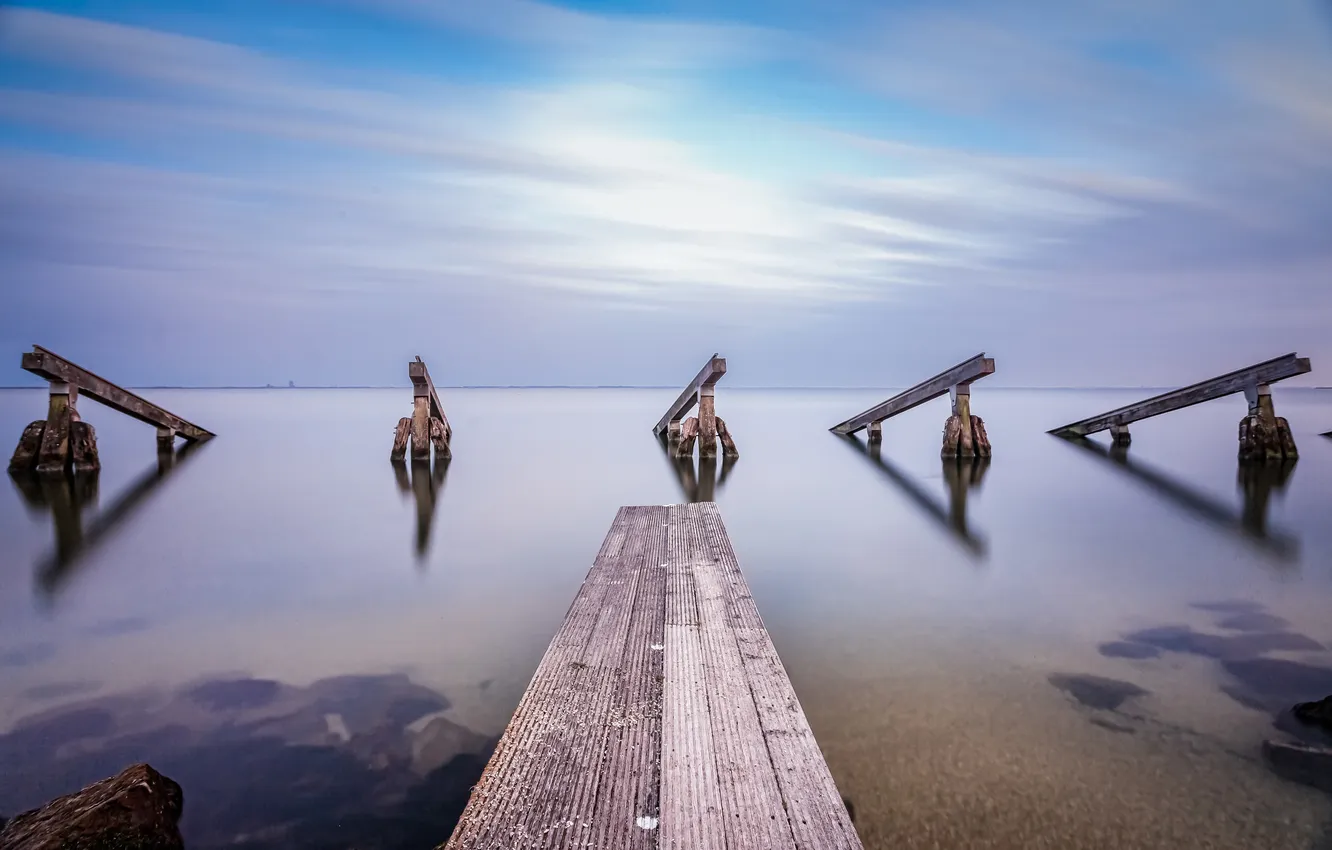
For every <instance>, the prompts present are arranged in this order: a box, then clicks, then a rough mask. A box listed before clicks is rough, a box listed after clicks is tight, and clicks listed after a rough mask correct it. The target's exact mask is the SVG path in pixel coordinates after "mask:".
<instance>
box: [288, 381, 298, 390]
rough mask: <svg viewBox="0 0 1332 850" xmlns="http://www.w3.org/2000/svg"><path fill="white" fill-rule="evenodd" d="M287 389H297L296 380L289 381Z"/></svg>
mask: <svg viewBox="0 0 1332 850" xmlns="http://www.w3.org/2000/svg"><path fill="white" fill-rule="evenodd" d="M287 389H289V390H294V389H296V382H295V381H287Z"/></svg>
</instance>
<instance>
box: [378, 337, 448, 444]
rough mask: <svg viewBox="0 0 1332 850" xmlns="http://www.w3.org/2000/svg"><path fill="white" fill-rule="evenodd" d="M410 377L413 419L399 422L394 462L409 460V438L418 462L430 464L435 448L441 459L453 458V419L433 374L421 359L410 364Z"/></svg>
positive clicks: (406, 417) (405, 418) (408, 374)
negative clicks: (436, 385)
mask: <svg viewBox="0 0 1332 850" xmlns="http://www.w3.org/2000/svg"><path fill="white" fill-rule="evenodd" d="M407 376H408V377H409V378H411V379H412V415H411V416H404V417H403V418H401V419H399V420H398V427H397V429H395V430H394V432H393V452H392V453H391V454H390V455H389V457H390V459H392V460H402V459H403V458H404V457H406V455H407V443H408V439H409V438H410V440H411V444H412V460H414V461H420V460H424V461H429V460H430V447H431V446H432V445H433V446H434V447H435V457H436V458H437V459H444V460H447V459H449V458H451V457H453V454H452V452H451V450H450V449H449V443H450V442H451V441H452V440H453V428H452V427H451V426H450V425H449V417H447V416H445V415H444V405H442V404H440V403H439V394H438V393H436V392H435V382H434V381H432V380H430V370H429V369H427V368H426V364H425V362H424V361H423V360H421V357H420V355H418V356H417V358H416V359H415V360H413V361H412V362H410V363H408V364H407Z"/></svg>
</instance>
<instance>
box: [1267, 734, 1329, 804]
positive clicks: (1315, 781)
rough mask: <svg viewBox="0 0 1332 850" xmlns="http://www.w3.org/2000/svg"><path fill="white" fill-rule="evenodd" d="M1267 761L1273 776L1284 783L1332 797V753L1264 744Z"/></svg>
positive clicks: (1313, 748) (1284, 744)
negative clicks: (1306, 787)
mask: <svg viewBox="0 0 1332 850" xmlns="http://www.w3.org/2000/svg"><path fill="white" fill-rule="evenodd" d="M1263 758H1264V759H1265V760H1266V761H1267V764H1268V766H1269V767H1271V768H1272V772H1273V773H1275V774H1276V775H1277V776H1280V777H1281V778H1282V779H1288V780H1290V781H1291V782H1298V783H1300V784H1302V785H1312V786H1313V787H1314V788H1318V789H1320V790H1323V791H1327V792H1329V793H1332V750H1329V749H1325V748H1323V747H1309V746H1306V745H1304V744H1290V743H1283V742H1280V741H1263Z"/></svg>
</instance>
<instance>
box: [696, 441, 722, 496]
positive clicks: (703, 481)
mask: <svg viewBox="0 0 1332 850" xmlns="http://www.w3.org/2000/svg"><path fill="white" fill-rule="evenodd" d="M690 461H691V465H692V461H693V458H690ZM690 501H694V502H715V501H717V453H716V452H713V453H712V454H710V455H705V454H703V453H702V451H701V450H700V451H699V455H698V492H697V494H696V496H695V497H694V498H693V499H691V500H690Z"/></svg>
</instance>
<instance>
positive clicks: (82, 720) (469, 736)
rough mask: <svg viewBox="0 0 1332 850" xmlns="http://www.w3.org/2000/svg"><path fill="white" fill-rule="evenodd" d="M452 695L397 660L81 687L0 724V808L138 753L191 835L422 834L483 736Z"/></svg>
mask: <svg viewBox="0 0 1332 850" xmlns="http://www.w3.org/2000/svg"><path fill="white" fill-rule="evenodd" d="M449 706H450V701H449V700H448V698H446V697H445V696H444V695H443V694H441V693H438V692H436V691H433V690H431V689H429V688H425V687H422V686H421V685H418V684H416V683H414V682H412V681H411V680H410V679H409V678H408V677H407V676H405V675H402V674H390V675H370V676H338V677H334V678H328V679H321V680H318V681H316V682H313V683H312V684H310V685H307V686H297V685H291V684H287V683H284V682H278V681H274V680H271V679H254V678H223V679H211V680H206V681H200V682H195V683H192V684H189V685H186V686H183V687H180V688H178V689H175V690H174V691H172V692H169V693H165V694H163V693H161V692H159V691H157V690H144V691H133V692H128V693H118V694H114V695H107V696H103V697H99V698H95V699H89V700H83V701H80V702H76V703H73V704H67V705H63V706H60V707H58V708H55V709H52V710H47V711H40V712H37V713H35V714H32V715H29V716H28V717H26V718H24V719H22V720H20V721H19V722H18V723H17V724H16V725H15V727H14V729H13V731H11V732H9V733H8V734H6V735H3V736H0V815H13V814H15V813H17V812H21V811H25V810H27V809H31V808H34V807H36V806H39V805H41V804H43V803H44V802H46V801H47V800H50V799H53V798H54V797H57V796H60V795H62V794H66V793H70V792H72V791H75V790H78V789H79V788H81V787H83V786H85V785H87V784H88V783H90V782H93V781H96V780H99V779H102V778H104V777H106V776H111V775H113V774H115V773H118V772H119V771H120V770H122V769H123V768H124V767H125V766H126V765H129V764H132V763H134V762H138V761H146V762H148V763H149V764H151V765H153V767H154V768H156V769H157V770H159V771H161V772H162V773H164V774H166V775H167V776H169V777H171V778H172V779H174V780H175V781H176V782H178V783H180V785H181V787H182V788H183V789H184V792H185V813H184V817H183V818H182V820H181V831H182V833H183V834H184V836H185V842H186V846H189V847H195V848H210V847H232V846H236V845H237V844H243V845H244V846H245V847H247V848H267V847H273V848H279V847H297V846H300V847H323V846H339V847H353V846H354V847H363V848H385V850H387V848H397V847H403V848H407V847H431V846H435V845H438V844H441V843H443V842H444V841H446V840H447V839H448V837H449V835H450V833H451V832H452V831H453V827H454V825H455V824H456V823H457V820H458V817H459V815H460V814H461V813H462V809H463V807H464V806H465V805H466V802H467V797H468V795H469V794H470V790H471V786H472V785H474V784H475V783H476V781H477V779H478V778H479V777H480V774H481V770H482V768H483V767H484V765H485V761H486V759H487V757H488V756H489V753H490V750H491V749H492V748H493V746H494V741H493V739H490V738H488V737H486V736H483V735H481V734H478V733H476V732H473V731H472V730H470V729H468V728H466V727H464V726H462V725H460V724H458V723H456V722H454V721H452V720H450V719H449V718H447V717H445V716H444V713H445V711H446V710H447V709H448V708H449ZM294 789H295V793H293V790H294Z"/></svg>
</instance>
